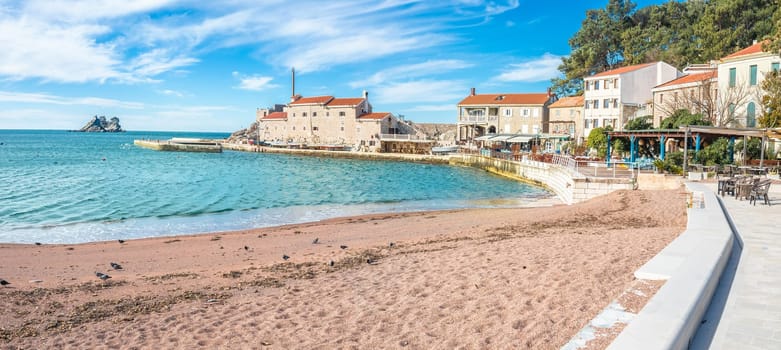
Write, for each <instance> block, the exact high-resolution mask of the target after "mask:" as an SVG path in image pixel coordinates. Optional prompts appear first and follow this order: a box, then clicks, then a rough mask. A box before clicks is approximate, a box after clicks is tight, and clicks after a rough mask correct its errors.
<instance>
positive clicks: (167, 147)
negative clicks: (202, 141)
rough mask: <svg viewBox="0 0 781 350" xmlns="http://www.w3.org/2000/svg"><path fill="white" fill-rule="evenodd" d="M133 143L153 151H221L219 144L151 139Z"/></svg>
mask: <svg viewBox="0 0 781 350" xmlns="http://www.w3.org/2000/svg"><path fill="white" fill-rule="evenodd" d="M133 144H134V145H136V146H138V147H143V148H148V149H152V150H155V151H168V152H205V153H220V152H222V147H221V146H219V145H191V144H181V143H171V142H167V141H152V140H133Z"/></svg>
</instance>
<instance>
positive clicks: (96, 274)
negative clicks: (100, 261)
mask: <svg viewBox="0 0 781 350" xmlns="http://www.w3.org/2000/svg"><path fill="white" fill-rule="evenodd" d="M95 276H98V278H100V279H102V280H104V281H105V280H107V279H109V278H111V276H109V275H107V274H105V273H103V272H95Z"/></svg>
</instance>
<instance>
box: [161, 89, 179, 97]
mask: <svg viewBox="0 0 781 350" xmlns="http://www.w3.org/2000/svg"><path fill="white" fill-rule="evenodd" d="M157 93H159V94H162V95H166V96H176V97H184V93H182V92H179V91H176V90H169V89H165V90H158V91H157Z"/></svg>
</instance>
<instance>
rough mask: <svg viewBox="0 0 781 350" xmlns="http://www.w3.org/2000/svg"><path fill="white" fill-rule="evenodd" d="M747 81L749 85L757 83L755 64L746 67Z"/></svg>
mask: <svg viewBox="0 0 781 350" xmlns="http://www.w3.org/2000/svg"><path fill="white" fill-rule="evenodd" d="M748 74H749V83H750V84H751V86H755V85H757V66H756V65H752V66H750V67H748Z"/></svg>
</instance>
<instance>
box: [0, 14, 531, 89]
mask: <svg viewBox="0 0 781 350" xmlns="http://www.w3.org/2000/svg"><path fill="white" fill-rule="evenodd" d="M517 7H518V0H508V1H495V0H492V1H483V0H466V1H464V0H450V1H431V2H428V1H419V0H395V1H393V0H387V1H372V0H358V1H352V0H334V1H328V2H323V1H320V0H302V1H298V2H296V5H295V11H291V5H290V3H289V2H287V1H281V0H270V1H263V2H255V1H239V0H236V1H230V2H220V3H219V4H213V3H210V2H197V1H192V0H139V1H124V0H103V1H99V0H80V1H79V0H30V1H24V2H19V3H16V2H11V3H5V2H4V9H3V11H0V52H3V54H2V55H0V79H6V80H26V79H38V80H42V81H55V82H65V83H84V82H101V83H102V82H105V81H119V82H155V81H159V76H160V75H161V74H163V73H165V72H175V71H177V70H181V68H182V67H186V66H191V65H194V64H196V63H198V62H200V60H201V59H202V57H203V56H204V55H206V54H209V53H210V52H212V51H214V50H218V49H221V48H228V47H238V46H246V47H249V48H250V49H254V50H255V54H254V56H255V57H258V58H259V59H262V60H264V61H266V63H270V64H272V65H276V66H279V67H285V68H289V67H291V66H295V67H296V68H297V70H298V71H299V72H301V73H306V72H312V71H320V70H327V69H330V68H331V67H333V66H337V65H344V64H352V63H359V62H367V61H371V60H375V59H378V58H386V57H389V56H392V55H401V54H408V53H412V52H416V51H421V50H428V49H432V48H436V47H443V46H445V45H448V44H450V43H453V42H456V41H458V40H461V39H460V38H458V34H456V33H455V31H452V29H453V28H462V27H464V26H469V25H476V24H480V23H483V22H484V21H485V20H486V19H487V18H489V17H491V16H495V15H497V14H499V13H503V12H507V11H510V10H513V9H515V8H517ZM254 83H255V84H258V83H262V81H260V80H259V81H255V82H254ZM247 86H248V87H252V86H257V85H252V84H250V85H247Z"/></svg>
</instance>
